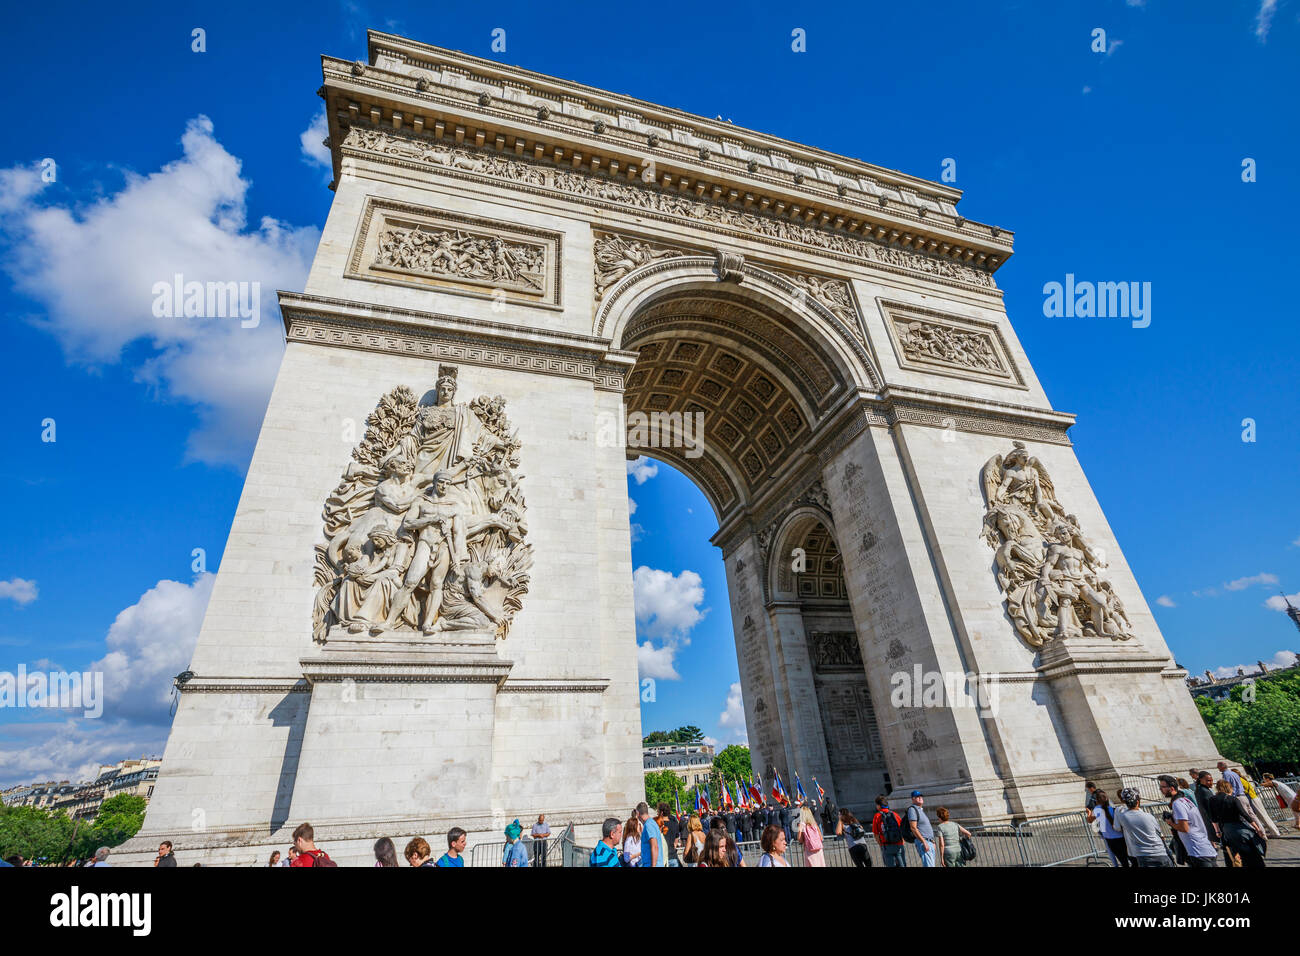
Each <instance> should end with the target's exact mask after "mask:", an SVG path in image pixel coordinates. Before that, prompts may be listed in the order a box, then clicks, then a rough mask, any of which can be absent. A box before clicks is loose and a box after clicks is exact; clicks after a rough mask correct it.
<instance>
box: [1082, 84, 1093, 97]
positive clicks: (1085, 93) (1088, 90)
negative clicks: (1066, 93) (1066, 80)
mask: <svg viewBox="0 0 1300 956" xmlns="http://www.w3.org/2000/svg"><path fill="white" fill-rule="evenodd" d="M1091 92H1092V87H1091V86H1085V87H1084V88H1083V95H1084V96H1087V95H1088V94H1089V93H1091Z"/></svg>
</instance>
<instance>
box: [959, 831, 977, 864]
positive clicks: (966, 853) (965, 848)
mask: <svg viewBox="0 0 1300 956" xmlns="http://www.w3.org/2000/svg"><path fill="white" fill-rule="evenodd" d="M961 858H962V860H963V861H964V862H966V863H969V862H970V861H971V860H973V859H975V841H974V840H972V839H971V838H970V837H962V838H961Z"/></svg>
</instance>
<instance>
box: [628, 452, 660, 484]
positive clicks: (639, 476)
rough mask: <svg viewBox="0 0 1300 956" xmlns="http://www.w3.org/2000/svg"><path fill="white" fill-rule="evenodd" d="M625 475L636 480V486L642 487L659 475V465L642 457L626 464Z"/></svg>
mask: <svg viewBox="0 0 1300 956" xmlns="http://www.w3.org/2000/svg"><path fill="white" fill-rule="evenodd" d="M627 473H628V474H629V475H631V476H632V477H633V478H635V479H636V483H637V484H638V485H644V484H645V483H646V482H647V481H649V480H650V479H651V478H653V477H654V476H655V475H657V474H659V465H658V464H656V463H655V462H653V461H651V460H650V459H649V458H647V457H646V456H645V455H642V456H641V457H640V458H637V459H636V460H634V461H629V462H628V463H627Z"/></svg>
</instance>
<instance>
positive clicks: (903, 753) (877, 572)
mask: <svg viewBox="0 0 1300 956" xmlns="http://www.w3.org/2000/svg"><path fill="white" fill-rule="evenodd" d="M852 427H853V426H850V430H851V429H852ZM857 427H858V428H859V430H858V431H857V432H856V434H853V435H852V436H851V437H849V438H847V439H846V440H842V441H841V442H840V443H839V445H838V447H835V446H832V449H831V451H830V452H829V453H828V454H826V455H824V457H823V472H822V480H823V483H824V485H825V487H826V489H827V491H828V493H829V495H830V500H831V508H832V512H833V516H834V520H835V532H836V538H837V540H838V541H839V545H840V553H841V555H842V556H843V561H844V576H845V583H846V586H847V588H848V593H849V601H850V604H851V606H852V608H853V619H854V624H855V627H856V629H857V633H858V641H859V644H860V647H861V651H862V660H863V665H864V667H865V669H866V674H867V683H868V686H869V687H870V689H871V696H872V700H873V701H874V703H875V708H876V718H877V721H878V725H879V728H880V736H881V741H882V743H883V745H884V748H885V759H886V763H887V764H888V767H889V775H890V780H891V784H892V786H893V789H894V790H895V791H898V790H905V791H911V790H912V789H914V788H915V789H920V790H922V791H924V792H925V793H926V794H927V796H929V797H930V798H931V800H930V802H931V803H934V802H938V801H942V802H943V803H945V804H946V805H947V806H948V807H949V808H950V809H951V810H952V812H953V815H954V816H955V817H959V818H961V819H966V820H972V819H985V818H989V817H992V818H999V817H1005V816H1006V815H1008V814H1009V813H1012V812H1014V808H1013V807H1012V806H1011V805H1010V804H1009V803H1008V801H1007V798H1006V796H1005V794H1004V791H1003V787H1002V784H1001V782H1000V780H999V774H1000V773H1001V772H1002V771H1003V770H1004V768H1003V767H1002V766H1000V764H999V761H998V759H997V755H996V748H995V746H994V743H993V742H992V741H991V740H990V738H989V735H988V731H987V728H986V727H985V726H984V721H983V720H982V719H981V718H980V717H979V716H978V714H977V712H976V710H975V709H974V708H962V707H951V706H949V704H950V703H951V701H950V699H949V697H948V695H947V694H946V692H945V693H944V694H943V695H942V696H941V697H940V699H938V700H926V699H925V697H924V695H923V694H922V690H923V688H921V689H916V693H917V694H918V695H920V696H913V694H911V693H909V694H906V695H900V694H899V693H898V692H897V691H898V689H899V688H900V686H901V687H902V688H903V689H910V685H912V684H913V683H915V677H916V676H917V675H918V673H919V674H920V675H921V676H922V677H925V676H926V675H932V674H937V675H940V677H949V678H951V676H952V675H963V674H965V673H966V672H967V671H968V670H969V668H968V665H967V661H966V659H965V656H964V654H963V651H962V648H961V646H960V645H959V643H958V641H957V638H956V635H955V633H954V627H953V621H952V619H951V616H950V614H949V611H948V608H947V606H946V604H945V601H944V598H943V594H942V589H941V587H940V582H939V580H938V578H937V575H936V571H935V566H934V563H933V557H932V553H931V543H930V541H929V540H928V537H927V534H926V529H925V528H924V527H923V526H922V524H921V522H920V520H919V517H918V515H917V512H916V508H915V504H914V500H915V499H914V492H913V489H912V487H911V486H910V484H909V481H908V477H907V474H906V471H905V469H904V467H903V464H902V463H901V462H900V460H899V456H898V454H897V450H896V448H895V446H894V443H893V438H892V436H891V434H890V431H889V430H888V429H887V428H885V427H881V426H879V425H874V424H869V425H867V426H866V427H861V426H860V425H858V426H857ZM918 668H919V671H918Z"/></svg>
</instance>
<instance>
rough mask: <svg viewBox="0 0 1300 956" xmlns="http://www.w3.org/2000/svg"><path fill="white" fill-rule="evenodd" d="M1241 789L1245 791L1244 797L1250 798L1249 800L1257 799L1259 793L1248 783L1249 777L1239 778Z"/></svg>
mask: <svg viewBox="0 0 1300 956" xmlns="http://www.w3.org/2000/svg"><path fill="white" fill-rule="evenodd" d="M1241 789H1243V790H1245V791H1246V796H1248V797H1250V799H1252V800H1258V799H1259V791H1258V790H1256V789H1255V785H1254V784H1253V783H1251V782H1250V778H1249V777H1242V778H1241Z"/></svg>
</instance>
